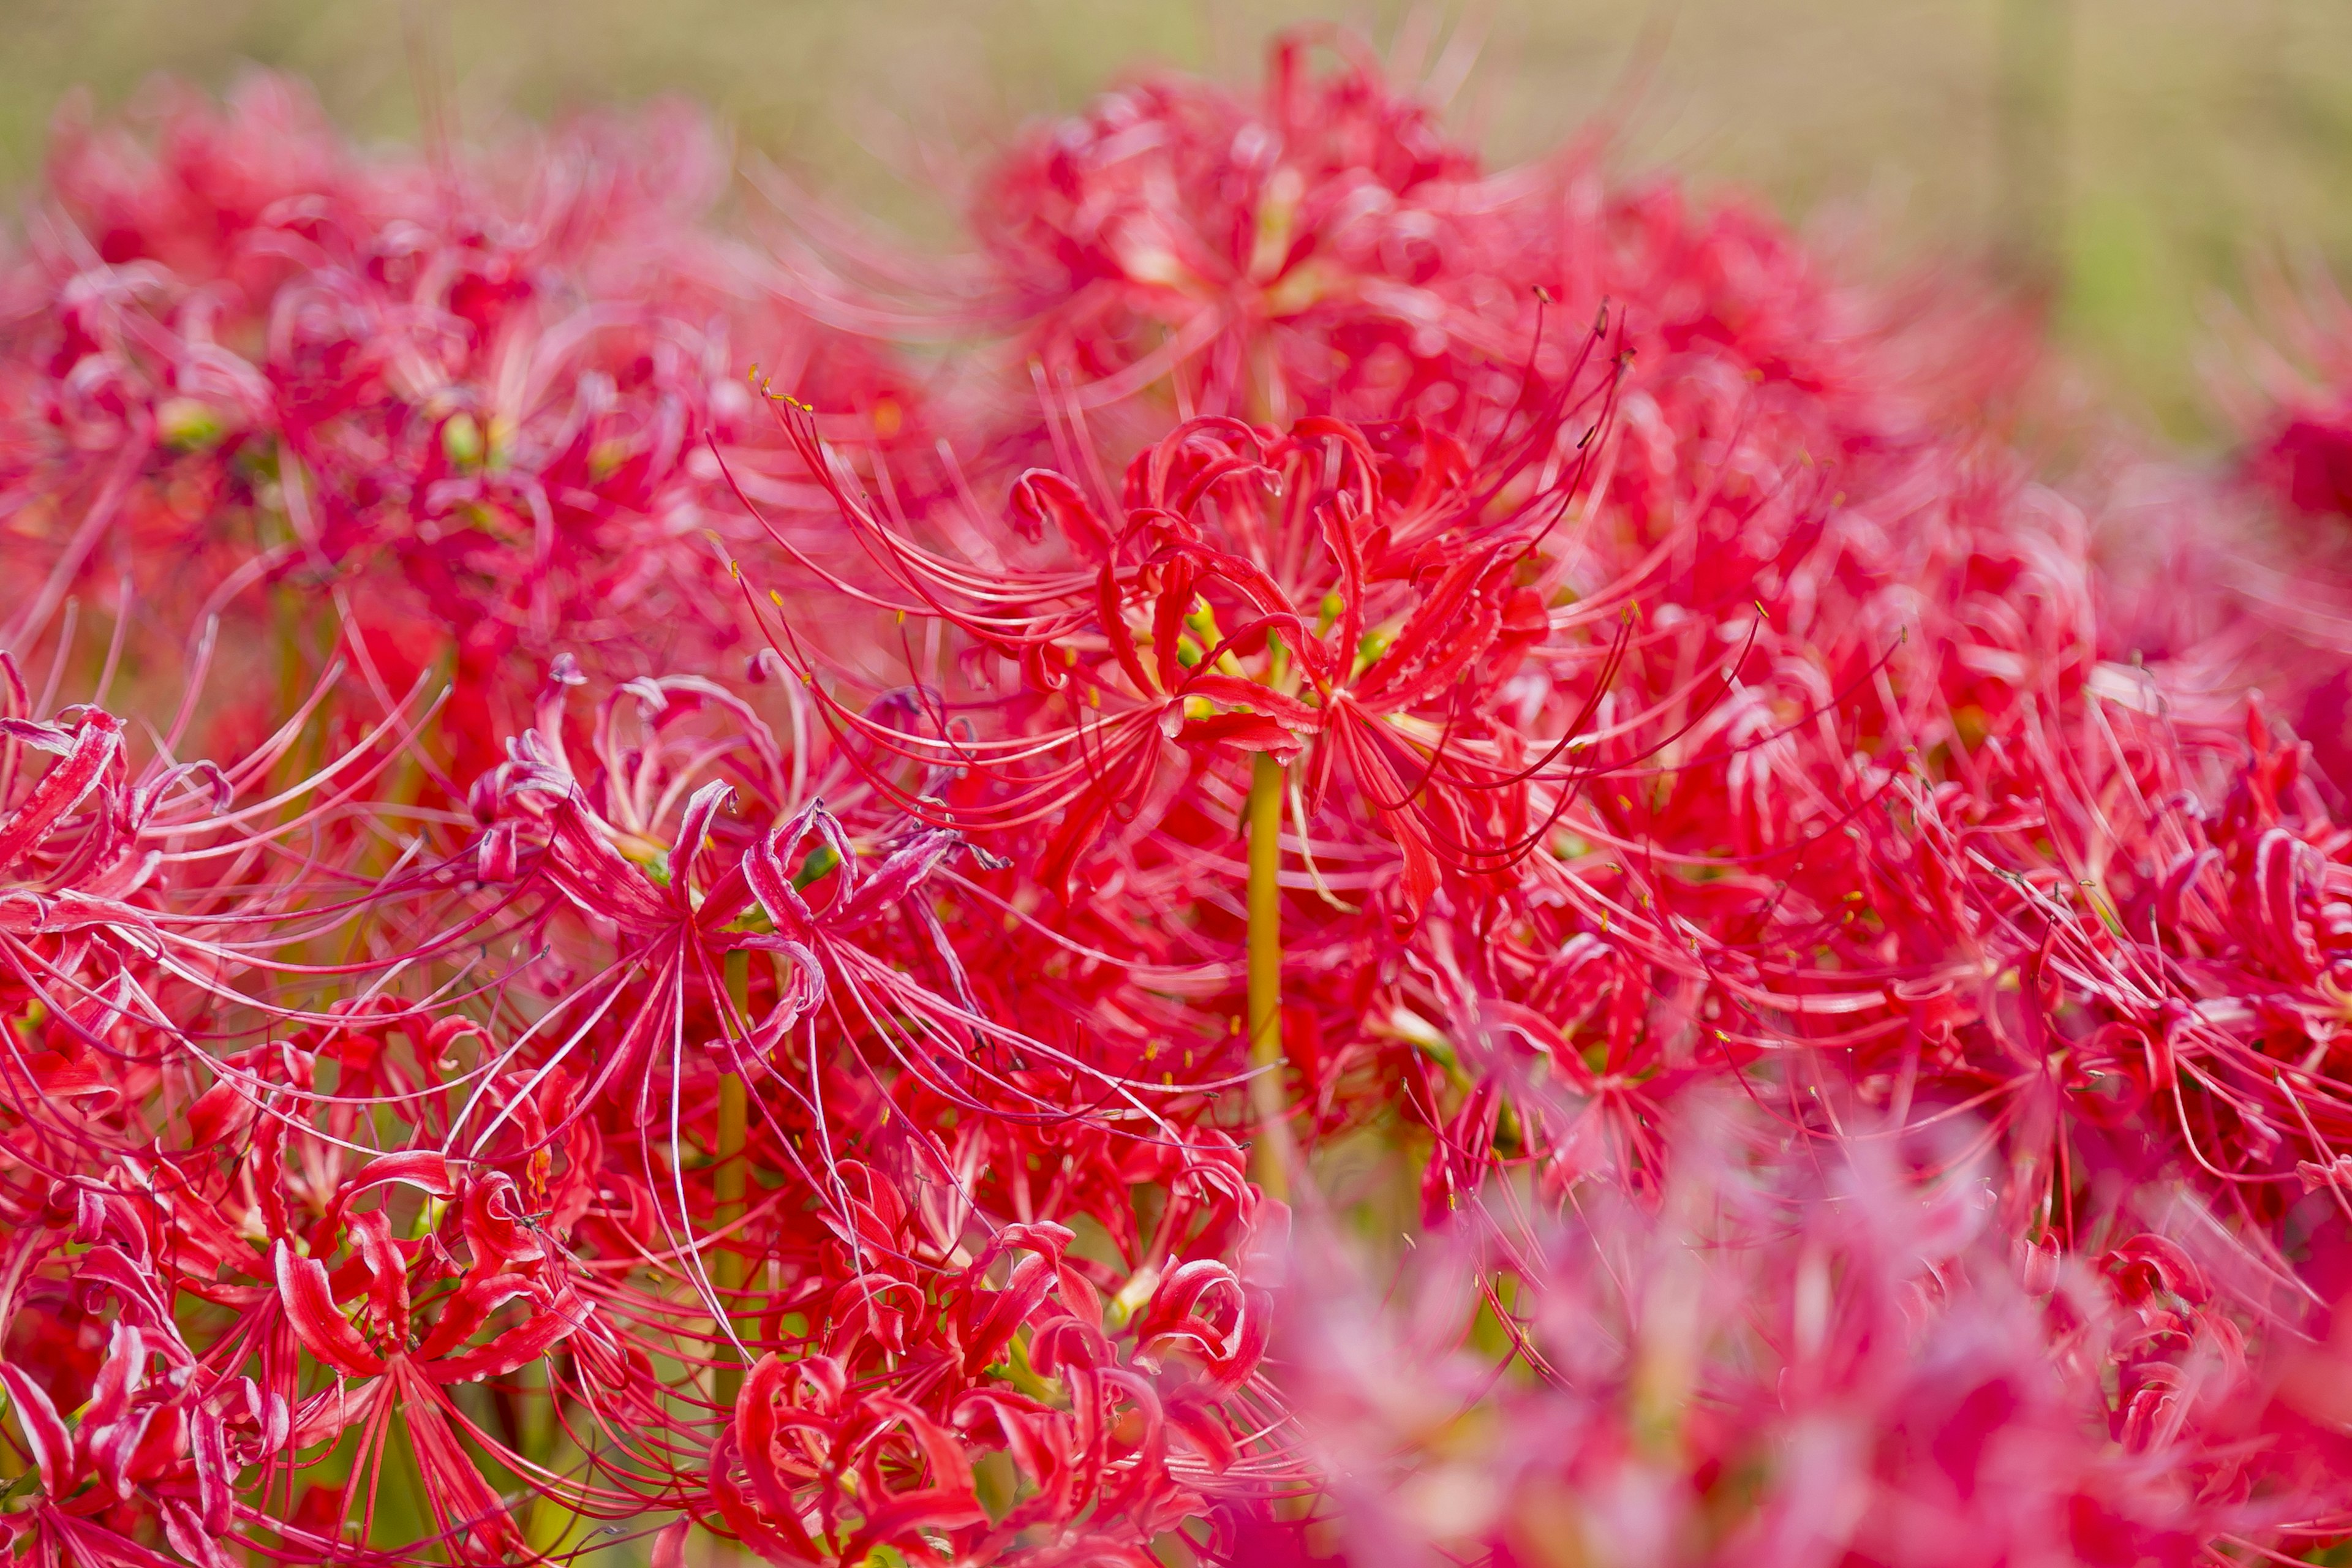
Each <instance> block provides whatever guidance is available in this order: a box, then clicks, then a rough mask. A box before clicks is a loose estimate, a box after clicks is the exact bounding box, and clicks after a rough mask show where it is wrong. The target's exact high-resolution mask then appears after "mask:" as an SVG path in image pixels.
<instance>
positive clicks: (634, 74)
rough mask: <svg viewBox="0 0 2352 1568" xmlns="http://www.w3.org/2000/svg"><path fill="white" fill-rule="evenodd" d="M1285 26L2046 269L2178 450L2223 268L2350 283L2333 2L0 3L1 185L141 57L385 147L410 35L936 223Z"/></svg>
mask: <svg viewBox="0 0 2352 1568" xmlns="http://www.w3.org/2000/svg"><path fill="white" fill-rule="evenodd" d="M1312 16H1326V17H1334V18H1337V19H1340V20H1344V21H1348V22H1349V23H1352V24H1353V25H1355V26H1358V27H1360V29H1361V30H1363V31H1365V32H1367V33H1368V34H1370V36H1371V37H1374V38H1375V39H1376V40H1377V41H1378V42H1379V43H1380V44H1381V46H1382V47H1390V48H1394V49H1396V50H1398V51H1399V52H1400V53H1401V54H1402V55H1403V56H1406V57H1412V58H1420V59H1422V60H1423V61H1425V62H1430V63H1432V64H1433V65H1434V67H1435V69H1436V70H1437V72H1438V74H1440V75H1441V76H1446V77H1451V76H1462V77H1463V79H1464V80H1463V86H1462V88H1461V90H1460V91H1459V93H1458V94H1457V96H1456V97H1455V100H1454V112H1455V114H1456V122H1457V124H1459V125H1461V126H1462V127H1463V128H1464V129H1465V130H1466V131H1468V132H1470V133H1471V134H1473V135H1474V136H1475V138H1476V139H1477V140H1478V141H1479V142H1480V143H1481V144H1482V145H1483V146H1484V147H1485V148H1486V150H1487V151H1488V152H1489V153H1491V154H1492V155H1493V156H1494V157H1495V158H1496V159H1498V160H1509V159H1513V158H1517V157H1523V156H1526V155H1528V154H1529V153H1534V152H1537V151H1539V150H1541V149H1542V148H1544V147H1546V146H1548V145H1550V144H1553V143H1555V142H1558V141H1559V140H1560V139H1561V138H1563V137H1566V136H1568V135H1570V134H1572V133H1573V132H1576V131H1577V130H1578V129H1579V127H1580V126H1581V125H1582V124H1584V123H1585V122H1586V121H1588V120H1589V119H1590V118H1591V116H1592V115H1593V114H1595V113H1596V112H1597V111H1599V110H1601V109H1602V108H1603V107H1604V106H1606V105H1608V104H1609V103H1611V102H1612V100H1622V101H1625V102H1627V103H1629V104H1630V113H1629V115H1628V118H1627V120H1626V123H1625V131H1624V133H1623V134H1622V137H1621V138H1620V140H1619V142H1618V153H1617V157H1618V159H1619V161H1620V162H1621V163H1624V164H1626V165H1628V166H1631V167H1636V168H1639V167H1646V166H1651V165H1654V164H1657V163H1672V164H1674V165H1675V166H1676V167H1679V168H1682V169H1685V170H1687V171H1689V172H1691V173H1692V174H1696V175H1697V176H1699V177H1700V178H1702V179H1704V180H1707V181H1710V182H1731V183H1736V184H1739V185H1742V186H1745V187H1748V188H1750V189H1752V190H1754V191H1756V192H1758V193H1759V194H1760V195H1762V196H1763V197H1764V198H1765V199H1766V200H1768V201H1769V202H1770V203H1772V204H1773V205H1776V206H1777V207H1778V208H1779V209H1780V210H1781V211H1782V212H1784V213H1786V214H1788V215H1789V216H1791V217H1795V218H1798V219H1801V220H1806V221H1817V222H1836V223H1844V222H1848V221H1850V220H1852V219H1853V218H1855V217H1859V219H1860V220H1861V221H1863V222H1864V223H1865V224H1867V225H1868V226H1869V228H1870V231H1871V232H1873V233H1874V234H1875V235H1877V236H1878V237H1880V239H1881V241H1882V245H1881V249H1882V251H1883V253H1884V254H1885V256H1886V257H1887V258H1889V259H1890V260H1895V261H1900V260H1903V259H1906V258H1958V259H1963V260H1972V259H1982V258H2004V259H2005V260H2006V261H2007V263H2008V264H2009V265H2010V267H2011V271H2012V272H2016V271H2020V270H2022V271H2023V272H2025V273H2027V274H2038V275H2041V276H2044V277H2045V278H2046V279H2047V280H2048V281H2049V284H2050V292H2051V296H2052V298H2053V301H2054V305H2055V311H2056V316H2055V319H2056V321H2057V323H2058V328H2059V331H2060V335H2061V337H2062V340H2063V342H2065V343H2067V344H2068V345H2069V347H2070V348H2071V349H2072V350H2073V351H2074V353H2076V354H2077V355H2078V356H2079V358H2080V360H2081V361H2082V363H2084V366H2085V367H2086V369H2087V370H2088V372H2089V374H2090V375H2091V377H2092V380H2093V382H2094V383H2095V384H2096V385H2097V386H2098V387H2099V388H2100V389H2101V390H2102V391H2104V392H2105V394H2107V395H2109V397H2110V399H2111V401H2112V402H2113V403H2114V404H2115V405H2116V406H2117V407H2118V408H2120V409H2122V410H2123V411H2124V412H2125V413H2126V414H2127V415H2129V416H2134V417H2137V418H2139V419H2141V420H2144V421H2146V422H2147V423H2148V424H2150V425H2151V426H2155V427H2156V428H2158V429H2160V430H2163V431H2165V432H2167V433H2168V434H2170V435H2172V436H2174V437H2179V438H2183V439H2187V440H2190V441H2195V440H2198V439H2200V438H2203V437H2209V436H2210V434H2211V433H2212V423H2213V418H2214V416H2213V415H2212V413H2211V411H2210V408H2209V406H2208V405H2207V403H2206V400H2205V398H2204V396H2203V394H2202V391H2201V388H2200V380H2199V375H2198V372H2197V370H2196V365H2195V361H2196V358H2197V353H2198V350H2199V346H2200V342H2203V341H2204V340H2205V338H2206V336H2207V334H2208V332H2209V331H2210V323H2211V321H2212V320H2213V318H2214V314H2215V312H2216V310H2221V309H2225V308H2226V301H2227V300H2229V299H2230V298H2231V297H2232V296H2237V297H2240V298H2242V295H2243V279H2245V278H2246V277H2247V276H2248V275H2249V273H2250V270H2251V269H2252V268H2254V267H2256V266H2260V265H2274V264H2276V263H2279V262H2281V261H2284V262H2285V263H2287V264H2288V265H2290V266H2309V265H2313V264H2319V265H2333V266H2335V267H2336V268H2337V269H2338V270H2340V271H2352V202H2347V200H2346V199H2345V197H2346V195H2347V192H2352V5H2347V4H2345V3H2344V0H1683V3H1682V4H1679V5H1674V4H1664V3H1659V4H1649V5H1643V4H1630V3H1625V0H1615V3H1612V0H1487V3H1486V4H1480V5H1418V6H1403V5H1394V4H1389V3H1385V0H1383V3H1377V4H1370V5H1349V6H1332V5H1315V4H1309V3H1303V0H1257V3H1255V4H1242V3H1237V0H1190V3H1186V0H858V3H856V4H832V3H826V0H772V3H765V4H762V3H761V0H671V3H669V4H667V5H642V4H639V5H625V4H621V3H619V0H569V3H564V4H558V3H555V0H470V3H468V4H464V5H457V4H446V3H444V0H410V3H409V4H405V5H404V4H397V3H394V0H337V3H335V4H324V3H320V0H206V3H204V4H199V5H189V4H186V3H185V0H178V3H166V0H79V3H76V0H0V37H5V39H6V40H7V43H6V47H5V48H0V187H5V188H7V189H10V190H16V189H21V188H22V187H23V185H24V184H25V183H26V181H27V180H29V179H30V178H31V176H32V174H34V172H35V170H36V169H37V164H38V161H39V157H40V148H41V143H42V140H43V136H44V132H45V129H46V126H47V121H48V118H49V116H50V114H51V112H52V111H53V110H54V108H55V106H56V104H57V102H58V99H59V97H60V95H61V94H62V93H64V92H65V91H67V90H68V89H70V88H72V87H74V86H76V85H86V86H87V87H88V88H89V89H91V90H92V91H93V92H94V93H95V94H96V95H97V98H98V100H99V101H100V103H101V104H115V103H119V102H121V101H122V100H124V99H125V98H126V97H128V96H129V95H131V93H133V92H134V91H135V90H136V89H137V88H138V86H139V84H140V82H141V81H142V79H144V78H145V77H147V76H148V75H150V74H151V73H152V72H156V71H173V72H178V73H181V74H184V75H186V76H188V77H191V78H194V79H196V80H198V81H201V82H204V83H206V84H208V85H213V86H218V85H220V84H222V83H224V82H226V80H228V79H230V78H232V77H233V76H234V75H235V73H236V70H237V69H238V68H239V67H240V65H241V64H243V63H245V62H248V61H257V62H260V63H262V64H266V65H270V66H276V67H282V68H289V69H291V70H295V71H298V72H300V73H302V74H303V75H305V76H307V77H309V78H310V79H311V80H312V81H314V82H315V83H316V84H317V86H318V89H319V91H320V95H321V96H322V98H323V99H324V100H325V101H326V103H327V105H328V107H329V108H330V110H331V111H332V112H333V113H334V114H335V115H336V116H337V117H338V118H340V119H341V121H344V122H345V123H346V124H347V125H349V126H350V127H352V129H353V130H355V131H357V132H361V133H362V134H363V135H367V136H372V137H404V136H410V135H413V134H414V133H415V129H416V123H417V110H416V103H417V96H416V92H415V81H416V79H417V72H416V70H415V67H414V64H413V62H414V61H415V59H416V58H418V57H419V54H420V47H419V42H418V41H419V40H420V39H423V40H425V43H424V45H423V47H422V54H423V57H424V58H426V59H428V60H431V61H433V62H435V63H434V64H433V65H432V66H431V67H430V68H429V69H430V72H431V74H432V75H433V76H434V77H435V78H436V79H444V80H446V82H447V83H449V84H450V90H449V97H450V101H451V102H452V104H453V105H454V107H455V110H456V114H457V121H458V123H459V125H460V127H461V128H462V129H465V130H467V131H478V130H480V129H482V128H484V127H485V126H487V125H488V124H491V123H492V122H494V121H496V120H497V118H498V117H499V115H501V114H504V113H514V112H520V113H524V114H530V115H544V114H547V113H550V112H553V111H557V110H561V109H562V108H563V107H565V106H567V105H572V104H581V103H589V102H597V101H606V100H634V99H638V98H642V97H644V96H646V95H648V94H652V93H656V92H664V91H670V92H679V93H684V94H687V95H688V96H691V97H693V98H695V99H698V100H701V101H703V102H704V103H707V104H709V106H711V107H712V108H713V109H714V110H717V111H718V113H719V115H720V116H721V117H722V118H723V119H724V121H726V122H727V123H728V124H729V125H730V127H731V128H732V131H733V132H734V134H735V136H736V137H737V139H738V141H739V143H740V146H741V147H743V148H744V149H746V150H747V151H749V150H757V151H760V152H762V153H768V154H770V155H772V156H774V157H776V158H779V159H780V160H782V161H783V162H784V163H787V164H788V165H790V166H792V167H793V168H794V169H795V170H796V171H798V172H799V173H800V174H801V175H802V176H803V178H804V179H805V180H807V181H809V182H810V183H811V184H815V185H817V186H819V187H821V188H828V189H832V190H835V191H837V192H840V193H843V194H845V195H849V196H852V197H854V198H855V199H856V200H857V201H858V202H860V203H861V204H863V205H866V207H868V208H869V209H871V210H874V211H876V212H877V213H879V214H880V215H882V216H885V217H886V218H887V220H889V221H891V222H893V223H895V224H898V225H900V226H904V227H907V228H909V229H911V230H913V231H915V232H917V233H920V234H926V235H929V236H932V237H939V236H941V235H944V234H946V233H947V232H948V223H949V218H950V209H949V205H948V204H947V203H946V202H945V201H943V199H942V198H941V196H940V195H939V194H938V193H937V189H936V185H935V184H934V183H933V181H932V180H931V179H930V178H929V177H928V176H927V175H926V174H924V173H923V170H924V169H925V167H926V159H927V157H931V158H936V157H937V156H938V155H939V154H940V153H942V152H944V153H945V154H946V155H947V156H948V157H949V158H950V159H953V158H962V157H968V156H969V155H970V153H971V151H972V150H973V149H976V148H984V147H985V146H987V145H988V144H989V143H990V142H992V141H994V140H997V139H1001V138H1002V136H1003V134H1004V133H1005V132H1007V131H1008V130H1009V129H1011V128H1013V127H1014V126H1016V125H1018V124H1019V123H1020V122H1021V121H1023V120H1024V119H1026V118H1028V117H1031V116H1034V115H1038V114H1044V113H1049V112H1052V111H1055V110H1061V109H1066V108H1067V107H1069V106H1071V105H1073V104H1075V103H1076V102H1077V101H1079V100H1081V99H1083V98H1084V97H1085V96H1086V94H1087V93H1088V92H1089V91H1090V90H1092V89H1094V88H1095V87H1096V86H1097V85H1098V84H1100V83H1101V82H1103V81H1104V80H1106V79H1108V78H1110V77H1112V76H1113V75H1115V74H1117V73H1118V72H1120V71H1122V70H1124V69H1127V68H1131V67H1132V66H1134V65H1135V64H1137V63H1138V62H1148V61H1162V62H1169V63H1173V64H1178V65H1182V66H1186V67H1193V68H1207V69H1210V70H1213V71H1215V72H1218V73H1220V74H1223V75H1225V76H1228V77H1236V78H1238V77H1245V76H1248V75H1251V74H1254V73H1255V70H1256V68H1257V56H1258V54H1259V50H1260V47H1261V45H1262V42H1263V40H1264V38H1265V35H1266V33H1267V32H1268V31H1269V30H1270V29H1271V28H1273V27H1275V26H1280V25H1282V24H1284V23H1286V22H1291V21H1297V20H1301V19H1305V18H1307V17H1312ZM2004 105H2006V107H2004ZM2004 148H2006V149H2007V151H2006V152H2004Z"/></svg>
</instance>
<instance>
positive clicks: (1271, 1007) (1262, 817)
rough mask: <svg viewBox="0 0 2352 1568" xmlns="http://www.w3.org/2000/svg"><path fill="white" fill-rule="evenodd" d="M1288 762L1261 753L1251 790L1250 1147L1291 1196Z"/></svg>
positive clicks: (1263, 1186) (1266, 1175) (1266, 1184)
mask: <svg viewBox="0 0 2352 1568" xmlns="http://www.w3.org/2000/svg"><path fill="white" fill-rule="evenodd" d="M1282 799H1283V774H1282V764H1281V763H1278V762H1276V761H1275V759H1274V757H1273V755H1272V753H1270V752H1258V753H1257V754H1256V756H1255V759H1254V760H1253V762H1252V763H1251V767H1250V793H1249V1058H1250V1066H1251V1067H1253V1068H1260V1069H1263V1070H1261V1071H1260V1072H1259V1074H1258V1076H1257V1077H1255V1078H1254V1079H1250V1109H1251V1110H1252V1111H1253V1113H1254V1114H1255V1120H1256V1122H1257V1142H1256V1143H1255V1146H1254V1148H1253V1151H1252V1162H1251V1163H1252V1164H1253V1165H1254V1166H1255V1176H1256V1178H1257V1184H1258V1186H1259V1188H1260V1190H1262V1191H1263V1192H1264V1193H1265V1194H1266V1195H1267V1196H1268V1197H1270V1198H1274V1199H1276V1200H1277V1201H1279V1202H1284V1203H1287V1202H1288V1201H1289V1200H1290V1167H1291V1163H1292V1147H1291V1141H1290V1117H1289V1106H1288V1105H1287V1104H1286V1102H1285V1100H1284V1096H1283V1089H1282V889H1281V886H1280V878H1281V873H1282Z"/></svg>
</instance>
